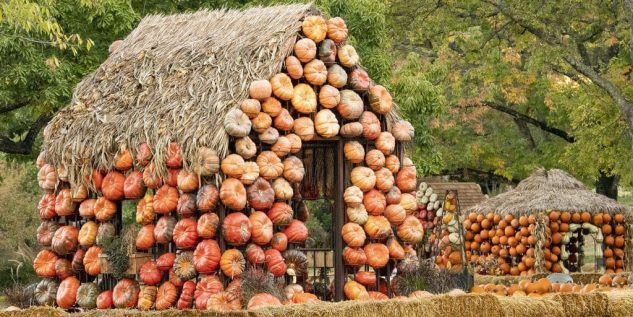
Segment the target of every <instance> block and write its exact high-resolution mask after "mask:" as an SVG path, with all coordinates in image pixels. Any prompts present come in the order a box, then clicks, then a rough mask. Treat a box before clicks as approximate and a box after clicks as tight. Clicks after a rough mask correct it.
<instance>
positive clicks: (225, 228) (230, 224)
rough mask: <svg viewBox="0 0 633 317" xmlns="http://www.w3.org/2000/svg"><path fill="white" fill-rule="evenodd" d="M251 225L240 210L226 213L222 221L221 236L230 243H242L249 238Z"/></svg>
mask: <svg viewBox="0 0 633 317" xmlns="http://www.w3.org/2000/svg"><path fill="white" fill-rule="evenodd" d="M251 230H252V225H251V222H250V220H249V219H248V217H246V215H244V214H243V213H241V212H234V213H231V214H228V215H227V216H226V217H225V218H224V222H223V223H222V236H224V240H226V242H227V243H229V244H231V245H244V244H246V242H248V240H249V239H250V238H251Z"/></svg>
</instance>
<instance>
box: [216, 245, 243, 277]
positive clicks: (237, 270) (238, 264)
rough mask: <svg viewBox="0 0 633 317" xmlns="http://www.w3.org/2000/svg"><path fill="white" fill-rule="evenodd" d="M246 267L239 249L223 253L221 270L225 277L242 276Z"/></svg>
mask: <svg viewBox="0 0 633 317" xmlns="http://www.w3.org/2000/svg"><path fill="white" fill-rule="evenodd" d="M245 267H246V260H245V259H244V256H243V255H242V252H240V250H238V249H229V250H226V251H224V253H222V257H221V258H220V269H222V273H224V275H226V276H228V277H231V278H234V277H237V276H240V275H242V272H244V268H245Z"/></svg>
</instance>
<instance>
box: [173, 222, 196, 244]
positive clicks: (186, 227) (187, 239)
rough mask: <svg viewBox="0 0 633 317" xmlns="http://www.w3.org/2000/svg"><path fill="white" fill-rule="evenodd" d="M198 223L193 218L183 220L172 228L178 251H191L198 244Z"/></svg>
mask: <svg viewBox="0 0 633 317" xmlns="http://www.w3.org/2000/svg"><path fill="white" fill-rule="evenodd" d="M197 225H198V223H197V222H196V220H194V219H193V218H183V219H180V220H179V221H178V223H176V226H175V227H174V233H173V238H174V242H175V243H176V248H178V249H192V248H193V247H195V246H196V244H197V243H198V230H197V227H198V226H197Z"/></svg>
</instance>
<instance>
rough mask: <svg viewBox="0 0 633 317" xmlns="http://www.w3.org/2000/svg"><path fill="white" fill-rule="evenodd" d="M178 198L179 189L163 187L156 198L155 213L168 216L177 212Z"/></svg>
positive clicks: (154, 203) (157, 192)
mask: <svg viewBox="0 0 633 317" xmlns="http://www.w3.org/2000/svg"><path fill="white" fill-rule="evenodd" d="M178 198H179V197H178V189H176V188H175V187H171V186H169V185H163V186H162V187H161V188H159V189H158V190H157V191H156V195H155V196H154V202H153V205H154V212H156V213H157V214H168V213H170V212H173V211H176V208H177V207H178Z"/></svg>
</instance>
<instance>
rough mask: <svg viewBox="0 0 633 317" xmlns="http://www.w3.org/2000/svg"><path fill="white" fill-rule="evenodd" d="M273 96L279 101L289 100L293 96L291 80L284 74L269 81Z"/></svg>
mask: <svg viewBox="0 0 633 317" xmlns="http://www.w3.org/2000/svg"><path fill="white" fill-rule="evenodd" d="M270 85H271V87H272V91H273V94H274V95H275V96H276V97H277V98H279V99H281V100H290V99H292V96H293V95H294V92H293V86H292V80H291V79H290V77H288V75H286V74H284V73H280V74H277V75H275V76H273V77H272V78H271V79H270Z"/></svg>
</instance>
